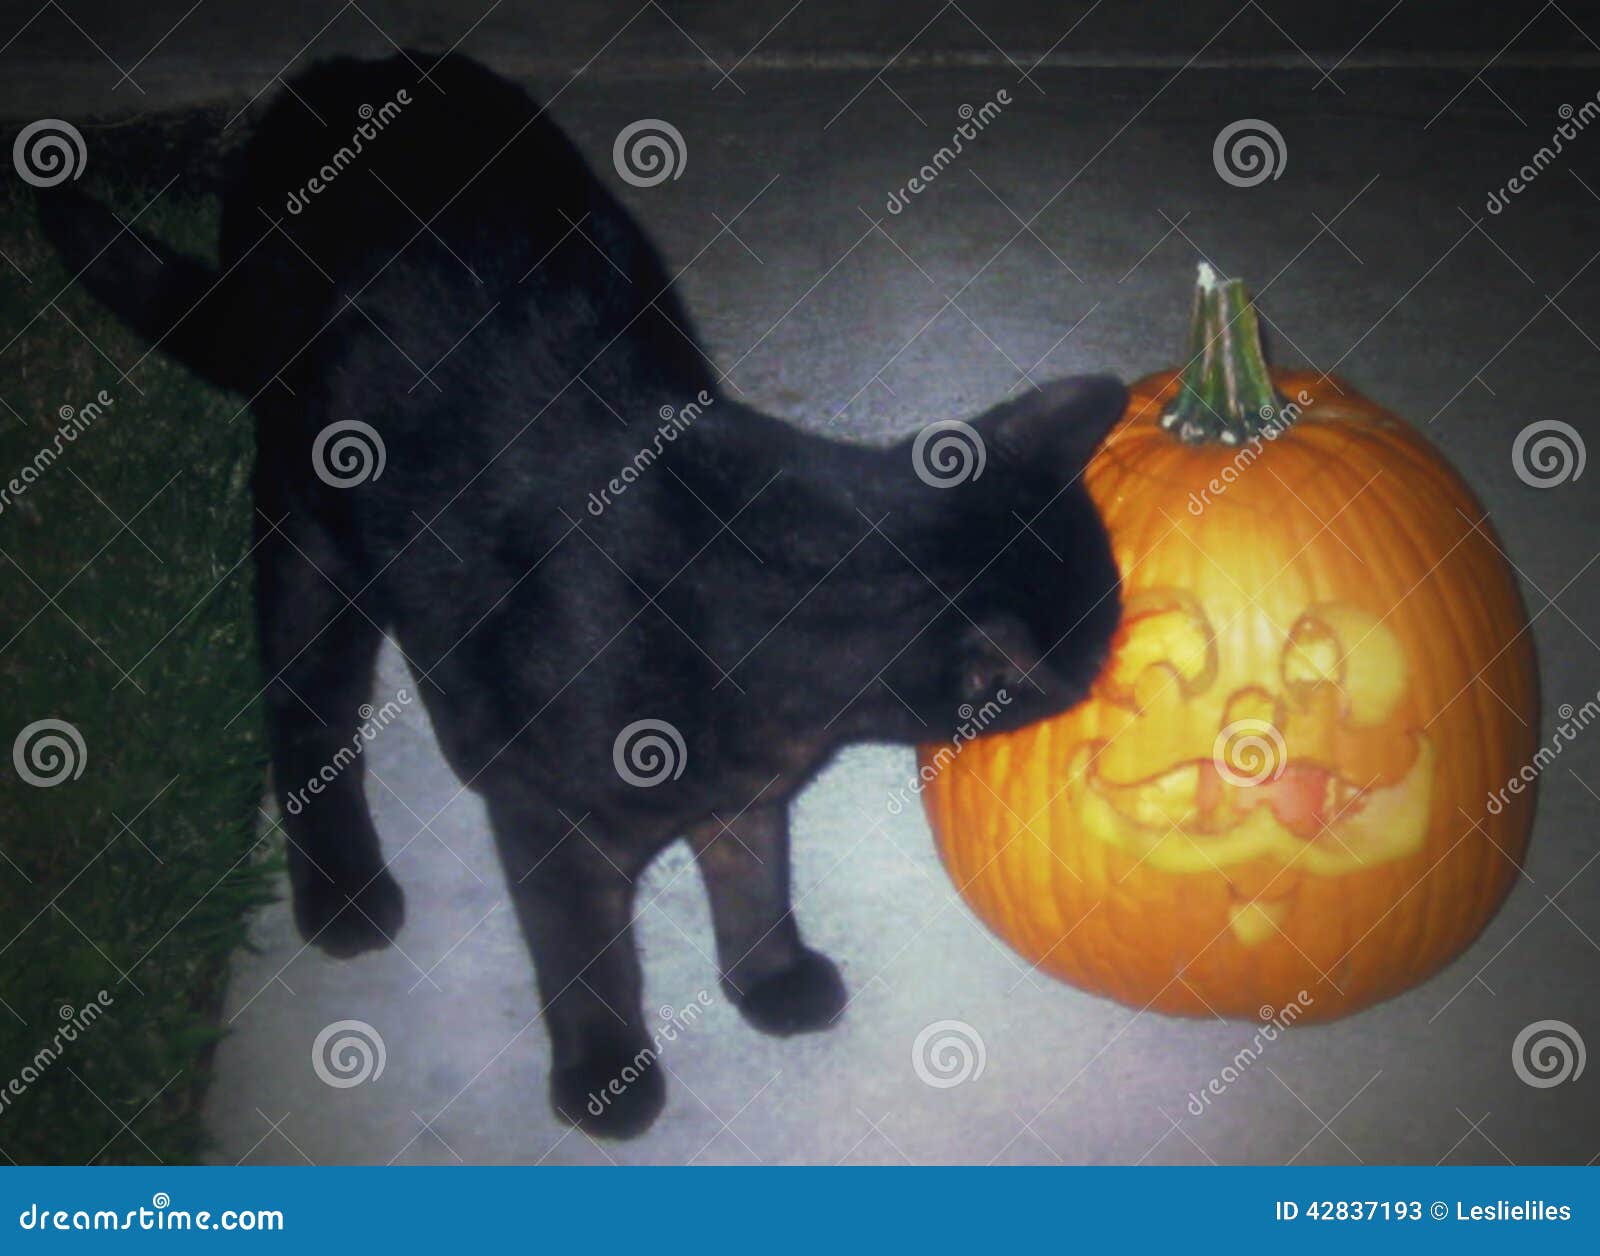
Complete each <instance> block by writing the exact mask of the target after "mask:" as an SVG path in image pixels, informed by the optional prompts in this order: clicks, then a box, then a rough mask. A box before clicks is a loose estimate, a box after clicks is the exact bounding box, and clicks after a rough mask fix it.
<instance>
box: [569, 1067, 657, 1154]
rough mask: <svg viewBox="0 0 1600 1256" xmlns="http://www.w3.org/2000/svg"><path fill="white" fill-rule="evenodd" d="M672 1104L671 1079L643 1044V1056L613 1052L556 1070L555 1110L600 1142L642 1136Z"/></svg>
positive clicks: (570, 1123)
mask: <svg viewBox="0 0 1600 1256" xmlns="http://www.w3.org/2000/svg"><path fill="white" fill-rule="evenodd" d="M666 1102H667V1083H666V1080H665V1078H663V1077H662V1072H661V1069H660V1068H658V1067H657V1065H656V1058H655V1055H654V1053H653V1052H651V1051H650V1049H649V1048H648V1047H647V1046H644V1045H642V1044H641V1046H640V1048H639V1050H638V1051H637V1052H633V1053H629V1052H628V1051H627V1049H626V1048H613V1049H611V1050H608V1051H605V1052H601V1053H598V1054H595V1055H592V1056H590V1057H588V1058H587V1059H585V1060H583V1061H582V1062H581V1063H578V1064H574V1065H568V1066H566V1067H564V1068H555V1069H551V1070H550V1106H551V1107H552V1108H554V1109H555V1113H556V1115H557V1116H558V1117H560V1118H561V1119H562V1120H563V1121H565V1122H566V1123H567V1124H568V1125H576V1126H577V1127H578V1128H579V1129H581V1130H582V1131H583V1132H584V1133H586V1134H589V1135H591V1136H592V1137H595V1138H637V1137H638V1136H639V1135H640V1134H642V1133H644V1132H645V1130H647V1129H649V1128H650V1126H651V1125H652V1124H653V1123H654V1122H655V1119H656V1117H658V1116H659V1115H661V1109H662V1108H663V1107H665V1106H666Z"/></svg>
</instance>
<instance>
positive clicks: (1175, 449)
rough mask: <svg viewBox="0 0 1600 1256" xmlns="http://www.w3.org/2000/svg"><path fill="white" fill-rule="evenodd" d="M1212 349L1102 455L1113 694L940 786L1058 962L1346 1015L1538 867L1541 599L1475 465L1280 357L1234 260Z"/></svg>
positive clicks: (966, 877)
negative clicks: (1521, 587)
mask: <svg viewBox="0 0 1600 1256" xmlns="http://www.w3.org/2000/svg"><path fill="white" fill-rule="evenodd" d="M1191 350H1192V358H1191V361H1190V363H1189V364H1188V366H1187V367H1186V368H1185V369H1184V371H1183V372H1182V373H1181V374H1180V373H1178V372H1167V373H1164V374H1160V375H1153V376H1150V377H1149V378H1147V379H1145V380H1143V381H1141V382H1140V383H1138V384H1136V385H1135V386H1134V387H1133V389H1132V392H1131V400H1130V402H1129V407H1128V411H1127V413H1126V415H1125V417H1124V419H1123V421H1122V422H1121V423H1120V424H1119V425H1118V428H1117V430H1116V431H1115V432H1114V433H1113V434H1112V436H1111V437H1110V439H1109V440H1108V441H1107V443H1106V445H1105V446H1104V447H1103V448H1102V450H1101V451H1100V452H1099V454H1098V455H1097V456H1096V457H1095V459H1094V460H1093V462H1092V463H1091V465H1090V466H1089V468H1088V471H1087V472H1086V481H1087V484H1088V488H1089V491H1090V493H1091V494H1092V496H1093V498H1094V500H1095V502H1096V504H1097V505H1098V507H1099V508H1100V510H1101V512H1102V514H1103V517H1104V519H1105V521H1106V525H1107V528H1108V529H1109V531H1110V534H1111V538H1112V544H1113V547H1114V550H1115V553H1116V558H1117V563H1118V566H1119V568H1120V570H1121V573H1122V580H1123V605H1124V619H1123V624H1122V627H1121V629H1120V631H1119V633H1118V636H1117V639H1116V642H1115V645H1114V649H1113V653H1112V656H1111V659H1110V661H1109V663H1108V664H1107V666H1106V668H1105V669H1104V671H1103V672H1102V674H1101V676H1100V677H1099V679H1098V681H1097V683H1096V686H1095V689H1094V692H1093V694H1092V696H1091V697H1090V699H1089V700H1088V701H1086V702H1084V703H1082V704H1081V705H1080V706H1078V707H1076V708H1075V709H1073V710H1071V711H1069V712H1067V713H1066V714H1064V715H1061V716H1059V717H1057V718H1055V719H1051V720H1047V721H1044V722H1042V723H1039V724H1035V725H1031V726H1029V727H1027V728H1025V729H1022V730H1020V731H1017V732H1013V733H1005V734H999V735H996V736H993V737H988V738H983V739H979V740H976V741H970V742H967V743H965V744H964V745H961V746H960V748H959V753H957V754H955V755H954V756H953V757H952V755H951V752H950V747H949V746H944V747H942V748H941V747H938V746H926V747H924V748H923V749H922V765H923V769H924V771H923V779H924V780H925V781H926V784H925V785H924V786H923V789H922V792H923V798H924V802H925V805H926V808H927V813H928V816H929V819H930V820H931V822H932V825H933V829H934V833H935V835H936V837H937V840H938V845H939V850H940V852H941V854H942V856H943V859H944V862H945V866H946V868H947V869H948V871H949V873H950V875H951V877H952V878H953V879H954V881H955V884H956V886H957V887H958V888H959V890H960V892H961V894H962V895H963V896H964V897H965V898H966V900H967V902H968V903H969V904H970V905H971V906H972V908H973V910H974V911H976V912H977V914H978V915H979V916H980V917H981V918H982V919H983V920H984V921H985V922H986V923H987V924H988V925H989V927H990V928H992V929H993V930H994V931H995V932H996V933H998V934H999V935H1000V936H1001V937H1002V938H1004V939H1005V940H1006V941H1007V942H1009V943H1010V944H1011V945H1012V946H1013V947H1015V948H1016V950H1017V951H1019V952H1020V953H1021V954H1022V955H1023V956H1024V957H1025V958H1026V959H1027V960H1028V961H1029V962H1030V963H1032V964H1034V965H1036V966H1038V967H1039V968H1041V969H1043V970H1045V971H1048V972H1050V973H1053V974H1055V975H1056V976H1058V977H1061V978H1064V979H1065V980H1067V981H1070V982H1072V983H1073V984H1075V985H1078V986H1081V987H1083V988H1084V989H1087V990H1091V991H1094V992H1097V993H1101V994H1106V995H1110V996H1112V997H1113V998H1116V999H1120V1000H1122V1001H1123V1002H1125V1003H1129V1004H1131V1005H1133V1006H1135V1007H1140V1008H1156V1009H1158V1010H1160V1011H1164V1012H1171V1013H1178V1014H1187V1015H1202V1016H1205V1015H1222V1016H1241V1017H1252V1018H1253V1017H1256V1016H1257V1015H1258V1014H1261V1011H1265V1010H1266V1009H1269V1008H1270V1009H1278V1008H1282V1007H1285V1006H1286V1005H1288V1004H1290V1003H1295V1002H1298V1003H1299V1005H1300V1007H1301V1009H1302V1012H1301V1013H1300V1014H1298V1019H1306V1020H1311V1019H1328V1018H1331V1017H1334V1016H1339V1015H1343V1014H1345V1013H1348V1012H1351V1011H1354V1010H1355V1009H1357V1008H1360V1007H1364V1006H1366V1005H1368V1004H1370V1003H1373V1002H1375V1001H1377V1000H1379V999H1383V998H1386V997H1388V996H1390V995H1393V994H1396V993H1398V992H1399V991H1401V990H1404V989H1406V988H1407V987H1409V986H1412V985H1414V984H1415V983H1417V982H1419V981H1421V980H1422V979H1424V978H1425V977H1427V976H1429V975H1430V974H1431V973H1433V972H1434V971H1436V970H1437V969H1438V968H1439V967H1440V966H1441V965H1443V964H1444V963H1445V962H1446V961H1447V960H1449V959H1450V958H1451V957H1452V956H1454V955H1455V954H1457V953H1458V952H1459V951H1460V950H1461V949H1462V948H1463V947H1465V946H1466V945H1467V944H1468V943H1469V942H1470V941H1471V940H1472V939H1473V937H1475V936H1476V935H1477V933H1478V932H1479V930H1481V929H1482V928H1483V926H1484V924H1485V922H1487V921H1488V919H1489V917H1490V916H1491V915H1492V914H1493V913H1494V911H1495V909H1496V908H1497V907H1498V906H1499V904H1500V902H1501V900H1502V899H1503V898H1504V896H1505V894H1506V892H1507V890H1508V889H1509V887H1510V885H1511V883H1512V881H1513V879H1514V878H1515V877H1516V875H1517V868H1518V864H1519V861H1520V859H1521V856H1522V854H1523V851H1524V849H1525V847H1526V845H1527V840H1528V831H1529V828H1530V826H1531V823H1532V796H1531V794H1529V793H1527V792H1524V793H1520V794H1515V795H1504V794H1502V803H1503V805H1501V806H1500V807H1499V809H1498V811H1497V812H1491V809H1490V808H1489V807H1488V806H1487V805H1486V804H1487V803H1488V800H1489V798H1490V795H1491V794H1492V793H1494V792H1495V791H1499V790H1502V789H1503V787H1504V786H1505V784H1506V782H1507V780H1508V779H1509V778H1510V777H1512V776H1513V775H1514V774H1516V773H1517V771H1518V770H1519V769H1520V768H1521V767H1522V766H1523V765H1524V764H1525V763H1527V762H1528V761H1529V758H1530V756H1531V755H1532V752H1533V739H1534V730H1535V729H1536V728H1537V727H1538V717H1537V701H1538V699H1537V682H1536V677H1535V670H1534V659H1533V651H1532V644H1531V640H1530V637H1529V634H1528V631H1527V629H1528V622H1527V617H1526V613H1525V611H1524V609H1523V606H1522V602H1521V598H1520V596H1519V594H1518V591H1517V588H1516V584H1515V582H1514V580H1513V578H1512V573H1511V571H1510V569H1509V567H1508V564H1507V562H1506V560H1505V559H1504V558H1503V557H1502V555H1501V553H1500V550H1499V543H1498V541H1497V540H1496V538H1495V535H1494V531H1493V529H1492V528H1491V526H1490V525H1489V523H1488V521H1487V520H1486V519H1485V518H1484V512H1483V510H1482V508H1481V507H1480V506H1479V505H1478V503H1477V502H1476V500H1474V498H1473V496H1472V493H1471V492H1470V491H1469V490H1468V489H1467V487H1466V486H1465V484H1463V483H1462V481H1461V479H1460V478H1459V477H1458V476H1457V475H1456V474H1455V472H1454V471H1453V470H1452V469H1451V468H1450V467H1449V466H1448V465H1447V464H1446V463H1445V462H1444V461H1443V460H1442V459H1441V458H1440V456H1439V455H1438V454H1437V453H1436V452H1434V450H1433V449H1432V448H1431V447H1430V446H1429V445H1428V444H1427V443H1426V442H1425V441H1424V440H1423V439H1422V438H1421V437H1420V436H1419V435H1418V434H1417V433H1416V432H1415V431H1414V430H1413V429H1412V428H1410V427H1409V426H1407V425H1406V424H1405V423H1404V422H1402V421H1401V420H1400V419H1398V418H1397V417H1395V416H1394V415H1393V414H1391V413H1389V412H1388V411H1387V410H1384V409H1383V408H1382V407H1380V406H1378V405H1376V404H1374V403H1373V402H1371V401H1368V400H1366V399H1365V398H1363V397H1361V396H1359V395H1358V394H1356V393H1354V392H1353V391H1351V390H1350V389H1349V388H1347V387H1345V386H1344V385H1342V384H1340V383H1339V382H1337V381H1335V380H1333V379H1331V378H1323V377H1321V376H1317V375H1314V374H1312V373H1309V372H1292V371H1285V372H1270V373H1269V372H1268V370H1267V368H1266V365H1265V362H1264V360H1263V359H1262V356H1261V350H1260V338H1259V333H1258V331H1257V328H1256V321H1255V314H1254V310H1253V307H1251V305H1250V303H1249V301H1248V299H1247V298H1246V297H1245V295H1244V292H1243V288H1242V285H1240V284H1239V283H1238V282H1237V281H1234V282H1231V283H1228V284H1222V283H1219V282H1217V281H1216V280H1215V278H1214V276H1212V275H1211V274H1210V273H1209V268H1206V267H1202V276H1201V284H1200V289H1199V292H1198V294H1197V298H1196V310H1195V316H1194V323H1193V329H1192V336H1191ZM1274 385H1275V386H1276V387H1274ZM1286 399H1287V401H1286ZM941 749H942V750H943V753H942V754H941V753H940V751H941ZM930 777H931V779H929V778H930ZM1302 992H1304V994H1302ZM1258 1009H1259V1010H1260V1011H1258Z"/></svg>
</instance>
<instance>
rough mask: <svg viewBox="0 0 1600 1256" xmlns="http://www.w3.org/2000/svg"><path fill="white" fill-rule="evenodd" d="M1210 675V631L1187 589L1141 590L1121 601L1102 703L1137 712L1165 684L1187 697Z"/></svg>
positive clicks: (1213, 665) (1205, 685)
mask: <svg viewBox="0 0 1600 1256" xmlns="http://www.w3.org/2000/svg"><path fill="white" fill-rule="evenodd" d="M1216 678H1217V641H1216V634H1215V633H1214V632H1213V631H1212V629H1211V621H1210V620H1208V619H1207V618H1206V613H1205V611H1204V610H1203V609H1202V608H1201V606H1200V603H1199V601H1198V600H1197V599H1196V598H1195V596H1194V595H1193V594H1192V593H1188V592H1186V591H1184V590H1182V589H1141V590H1139V591H1138V592H1137V593H1134V594H1133V595H1131V596H1130V597H1129V598H1128V599H1127V601H1126V602H1125V603H1124V604H1123V608H1122V627H1121V628H1120V629H1118V631H1117V639H1116V642H1115V644H1114V646H1113V649H1112V655H1111V663H1110V664H1109V666H1107V668H1106V670H1105V672H1103V673H1102V674H1101V677H1100V691H1101V694H1102V695H1103V696H1104V698H1105V699H1106V700H1107V701H1109V702H1115V703H1116V704H1117V705H1119V706H1123V707H1128V708H1131V709H1133V710H1140V709H1142V708H1144V707H1146V706H1148V705H1149V704H1150V703H1151V702H1152V701H1153V700H1154V699H1155V697H1156V696H1157V695H1159V694H1160V693H1161V692H1162V691H1163V690H1165V689H1167V688H1169V687H1172V686H1176V687H1177V688H1178V690H1179V692H1180V693H1182V694H1183V696H1184V697H1186V698H1192V697H1194V696H1195V695H1196V694H1199V693H1204V692H1205V691H1206V690H1207V689H1209V688H1210V687H1211V683H1212V681H1214V680H1216Z"/></svg>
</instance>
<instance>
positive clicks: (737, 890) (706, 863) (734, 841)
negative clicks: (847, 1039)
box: [689, 803, 848, 1034]
mask: <svg viewBox="0 0 1600 1256" xmlns="http://www.w3.org/2000/svg"><path fill="white" fill-rule="evenodd" d="M689 843H690V845H691V846H692V847H693V848H694V853H695V859H696V861H697V862H698V863H699V865H700V872H701V875H702V876H704V877H705V882H706V892H707V894H708V895H709V896H710V899H711V918H712V924H713V926H714V928H715V930H716V935H717V958H718V962H719V964H720V965H721V967H722V984H723V988H724V989H725V990H726V991H727V992H728V995H729V997H730V998H732V999H733V1000H734V1002H735V1003H736V1004H737V1005H738V1007H739V1010H740V1011H741V1012H742V1013H743V1014H744V1017H745V1019H746V1020H748V1021H749V1022H750V1023H751V1024H752V1025H754V1026H755V1027H756V1028H757V1029H760V1030H762V1031H763V1032H765V1033H769V1034H800V1033H809V1032H811V1031H813V1030H818V1029H827V1028H828V1027H829V1026H830V1025H832V1024H833V1023H834V1022H835V1021H836V1020H837V1019H838V1018H839V1015H840V1013H841V1012H843V1011H844V1008H845V1004H846V1003H847V1002H848V996H847V995H846V992H845V987H844V982H843V980H841V979H840V977H839V970H838V969H837V968H836V967H834V964H833V961H832V960H830V959H829V958H828V957H827V956H826V955H823V954H822V953H821V952H819V951H813V950H811V949H810V948H808V947H807V946H806V945H805V944H804V943H803V942H801V940H800V930H799V927H798V926H797V925H796V924H795V920H794V911H793V908H792V907H791V905H790V902H789V810H788V806H787V804H786V803H770V804H765V805H755V806H751V807H748V808H746V809H745V810H744V811H743V812H741V813H740V814H738V815H736V816H728V817H716V816H714V817H712V818H711V819H709V820H707V821H705V822H704V823H702V824H699V825H696V826H695V827H694V828H692V829H691V830H690V831H689Z"/></svg>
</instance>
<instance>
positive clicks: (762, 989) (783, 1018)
mask: <svg viewBox="0 0 1600 1256" xmlns="http://www.w3.org/2000/svg"><path fill="white" fill-rule="evenodd" d="M734 997H735V1001H736V1002H737V1003H738V1005H739V1011H740V1012H742V1013H743V1014H744V1018H745V1020H747V1021H749V1022H750V1023H751V1024H752V1025H754V1026H755V1027H756V1028H757V1029H759V1030H761V1032H762V1033H767V1034H778V1035H780V1036H787V1035H789V1034H808V1033H815V1032H816V1031H817V1030H820V1029H828V1028H830V1027H831V1026H832V1025H833V1024H834V1023H835V1022H836V1021H837V1020H838V1019H839V1016H840V1014H841V1013H842V1012H843V1011H844V1008H845V1004H846V1003H847V1002H849V995H848V993H847V992H846V991H845V987H844V979H843V978H841V977H840V976H839V970H838V969H837V968H836V967H835V966H834V963H833V961H832V960H831V959H829V958H828V957H827V956H826V955H823V954H821V953H820V952H818V951H811V950H802V951H801V952H800V956H799V958H798V959H796V960H795V962H794V963H793V964H791V965H789V967H787V968H781V969H779V970H778V971H777V972H775V973H769V974H768V975H767V976H765V977H762V978H761V979H759V980H758V981H756V982H754V983H753V984H751V985H750V986H749V987H748V988H747V989H745V990H744V991H742V992H736V993H735V996H734Z"/></svg>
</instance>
